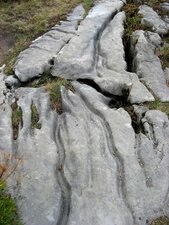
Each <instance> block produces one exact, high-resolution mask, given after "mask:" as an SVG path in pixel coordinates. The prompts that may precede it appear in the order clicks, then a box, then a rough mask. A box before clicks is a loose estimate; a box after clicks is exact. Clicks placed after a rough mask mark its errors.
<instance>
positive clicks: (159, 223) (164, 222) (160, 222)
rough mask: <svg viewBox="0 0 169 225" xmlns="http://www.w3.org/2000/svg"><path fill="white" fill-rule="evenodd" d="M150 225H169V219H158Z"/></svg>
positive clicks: (163, 217)
mask: <svg viewBox="0 0 169 225" xmlns="http://www.w3.org/2000/svg"><path fill="white" fill-rule="evenodd" d="M150 225H169V218H168V217H166V216H162V217H159V218H157V219H155V220H153V221H152V222H151V224H150Z"/></svg>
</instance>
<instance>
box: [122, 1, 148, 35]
mask: <svg viewBox="0 0 169 225" xmlns="http://www.w3.org/2000/svg"><path fill="white" fill-rule="evenodd" d="M123 10H124V11H125V13H126V21H125V35H126V37H127V38H129V37H130V36H131V34H132V32H133V31H135V30H141V29H143V28H144V29H145V27H143V25H142V24H141V18H142V17H141V15H138V11H139V4H135V3H129V4H126V5H125V6H124V7H123Z"/></svg>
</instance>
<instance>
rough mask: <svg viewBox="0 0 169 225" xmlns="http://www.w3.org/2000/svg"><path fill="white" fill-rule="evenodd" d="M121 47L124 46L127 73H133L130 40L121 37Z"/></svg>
mask: <svg viewBox="0 0 169 225" xmlns="http://www.w3.org/2000/svg"><path fill="white" fill-rule="evenodd" d="M123 45H124V51H125V61H126V63H127V71H128V72H134V71H133V70H132V64H133V55H132V53H131V50H130V48H131V46H130V38H129V37H127V36H126V35H124V37H123Z"/></svg>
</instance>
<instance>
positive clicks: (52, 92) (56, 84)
mask: <svg viewBox="0 0 169 225" xmlns="http://www.w3.org/2000/svg"><path fill="white" fill-rule="evenodd" d="M61 86H65V88H66V89H69V90H71V91H74V88H73V86H72V85H71V83H70V81H67V80H65V79H63V78H55V80H52V81H49V82H47V83H46V84H45V88H46V90H47V91H48V92H49V96H50V100H51V103H52V108H54V109H55V110H56V111H57V112H58V113H61V112H62V105H61V93H60V87H61Z"/></svg>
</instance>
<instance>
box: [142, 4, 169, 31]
mask: <svg viewBox="0 0 169 225" xmlns="http://www.w3.org/2000/svg"><path fill="white" fill-rule="evenodd" d="M139 14H141V15H142V16H143V18H142V23H143V24H144V25H146V26H148V27H151V28H152V31H154V32H157V33H159V34H166V33H167V32H168V30H169V24H167V23H166V22H165V21H163V20H162V19H161V18H160V16H159V15H158V14H157V13H156V12H155V11H154V10H153V9H152V8H151V7H149V6H147V5H141V6H140V7H139Z"/></svg>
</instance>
